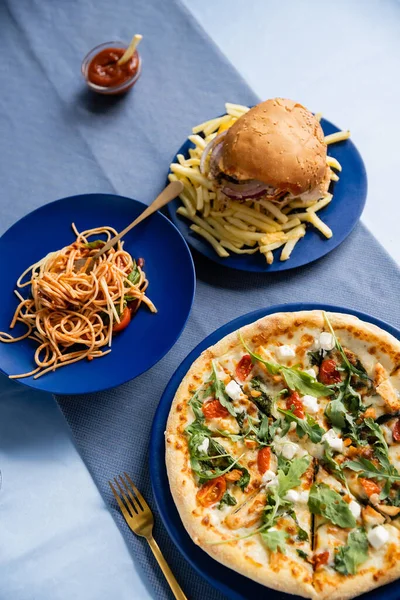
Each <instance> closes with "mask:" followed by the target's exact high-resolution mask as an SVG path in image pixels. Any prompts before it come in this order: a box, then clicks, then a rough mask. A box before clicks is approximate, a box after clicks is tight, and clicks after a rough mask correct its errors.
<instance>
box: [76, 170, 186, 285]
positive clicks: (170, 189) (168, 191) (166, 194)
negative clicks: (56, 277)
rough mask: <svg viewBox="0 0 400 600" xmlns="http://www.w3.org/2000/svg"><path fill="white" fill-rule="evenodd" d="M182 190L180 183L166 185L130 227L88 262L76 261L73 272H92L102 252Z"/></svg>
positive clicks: (83, 259) (105, 245)
mask: <svg viewBox="0 0 400 600" xmlns="http://www.w3.org/2000/svg"><path fill="white" fill-rule="evenodd" d="M182 190H183V184H182V182H181V181H172V182H171V183H169V184H168V185H167V187H166V188H164V189H163V191H162V192H161V194H159V195H158V196H157V198H156V199H155V200H153V202H152V203H151V204H150V206H148V207H147V208H145V210H144V211H143V212H141V213H140V215H139V216H138V217H136V219H135V220H134V221H132V223H131V224H130V225H128V227H125V229H123V230H122V231H121V232H120V233H117V235H114V237H113V238H111V240H108V242H106V243H105V244H104V246H102V247H101V248H100V250H98V251H97V252H96V254H95V255H94V256H92V258H91V259H90V261H88V260H87V259H86V258H78V260H76V261H75V263H74V270H75V272H76V273H78V272H79V271H80V270H81V269H83V267H85V273H90V271H92V270H93V267H94V263H95V262H96V260H97V259H98V258H99V257H100V256H101V255H102V254H104V252H107V250H109V249H110V248H112V247H113V246H115V244H116V243H117V242H118V241H119V240H120V239H121V238H122V237H124V235H126V234H127V233H128V231H130V230H131V229H133V228H134V227H136V225H139V223H141V222H142V221H144V219H147V217H149V216H150V215H152V214H153V213H155V212H156V211H157V210H159V209H160V208H162V207H163V206H165V205H166V204H168V202H171V200H174V198H176V197H177V196H179V194H180V193H181V192H182Z"/></svg>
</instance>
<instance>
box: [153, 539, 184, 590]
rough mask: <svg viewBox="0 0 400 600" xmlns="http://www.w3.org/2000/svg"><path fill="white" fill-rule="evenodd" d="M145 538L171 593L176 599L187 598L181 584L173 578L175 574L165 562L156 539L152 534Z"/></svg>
mask: <svg viewBox="0 0 400 600" xmlns="http://www.w3.org/2000/svg"><path fill="white" fill-rule="evenodd" d="M146 539H147V541H148V543H149V546H150V548H151V550H152V552H153V554H154V556H155V559H156V561H157V562H158V564H159V566H160V569H161V571H162V572H163V573H164V576H165V579H166V580H167V581H168V583H169V587H170V588H171V590H172V593H173V594H174V596H175V598H176V600H187V598H186V596H185V594H184V593H183V591H182V588H181V586H180V585H179V583H178V582H177V580H176V579H175V576H174V575H173V573H172V571H171V569H170V568H169V566H168V565H167V562H166V560H165V558H164V556H163V555H162V552H161V550H160V548H159V545H158V544H157V542H156V540H155V539H154V538H153V536H151V537H149V538H146Z"/></svg>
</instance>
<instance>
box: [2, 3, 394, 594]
mask: <svg viewBox="0 0 400 600" xmlns="http://www.w3.org/2000/svg"><path fill="white" fill-rule="evenodd" d="M0 24H1V35H0V52H1V55H2V57H3V60H1V61H0V81H1V84H0V85H1V93H0V148H1V162H0V174H1V181H2V184H3V188H2V195H1V199H0V203H1V213H0V217H1V222H0V229H1V230H2V231H4V230H5V229H6V228H7V227H8V226H9V225H11V224H12V223H13V222H14V221H15V220H16V219H18V218H20V217H21V216H22V215H24V214H25V213H27V212H28V211H29V210H32V209H33V208H35V207H37V206H40V205H42V204H44V203H46V202H49V201H51V200H54V199H55V198H57V197H63V196H67V195H72V194H75V193H83V192H93V191H101V192H116V193H120V194H122V195H127V196H132V197H136V198H138V199H140V200H143V201H150V200H151V199H152V198H153V197H154V196H155V194H156V193H157V192H158V191H159V190H160V189H161V187H162V186H163V184H164V181H165V176H166V171H167V168H168V163H169V161H170V159H171V157H172V156H173V154H174V152H175V151H176V149H177V148H178V147H179V146H180V144H181V143H182V141H183V140H184V139H185V137H186V135H187V133H188V131H189V130H190V128H191V126H192V125H193V124H195V123H197V122H200V121H202V120H204V119H206V118H208V117H211V116H213V115H215V114H218V113H220V112H221V111H222V109H223V105H224V102H225V101H227V100H230V101H235V102H240V103H254V102H255V101H256V98H255V97H254V95H253V93H252V92H251V90H250V89H249V88H248V87H247V85H246V84H245V83H244V82H243V80H242V79H241V78H240V76H239V75H238V74H237V73H236V72H235V70H234V69H233V68H232V67H231V66H230V65H229V64H228V63H227V62H226V61H225V59H224V58H223V56H222V55H221V54H220V53H219V51H218V50H217V49H216V48H215V47H214V45H213V44H212V43H211V42H210V40H209V39H208V38H207V36H206V35H205V34H204V32H203V31H202V30H200V28H199V27H198V26H197V24H196V23H195V22H194V20H193V19H192V18H191V17H190V15H189V14H188V13H187V12H186V10H185V9H184V8H183V7H182V6H181V5H180V4H179V3H178V2H177V1H173V0H171V1H165V0H146V1H144V0H143V1H142V2H137V1H136V2H128V1H127V0H113V1H112V2H110V1H109V0H86V1H85V2H80V1H78V0H69V1H67V0H57V2H50V1H48V2H43V1H42V0H18V2H15V1H12V0H9V1H8V2H7V1H5V2H4V3H2V4H0ZM221 26H222V25H221ZM135 31H140V32H141V33H142V34H143V36H144V40H143V42H142V46H141V52H142V56H143V61H144V65H143V66H144V68H143V75H142V78H141V80H140V82H139V84H138V86H137V87H136V88H135V89H134V91H133V92H132V93H131V94H130V95H128V96H127V97H121V98H116V99H113V100H110V99H104V98H99V97H93V96H90V95H89V94H88V93H87V92H86V90H85V87H84V85H83V84H82V82H81V80H80V76H79V69H80V62H81V59H82V56H83V55H84V54H85V53H86V51H87V50H88V49H90V48H91V47H92V46H94V45H95V44H97V43H101V42H103V41H106V40H108V39H109V40H112V39H126V40H127V39H129V38H130V37H131V35H132V33H133V32H135ZM5 56H7V60H4V57H5ZM273 93H275V92H273ZM374 200H376V199H374V198H370V199H369V201H371V202H372V201H374ZM3 259H4V257H3ZM196 269H197V276H198V287H197V294H196V299H195V303H194V306H193V311H192V314H191V317H190V319H189V321H188V324H187V327H186V329H185V331H184V333H183V334H182V336H181V338H180V340H179V341H178V342H177V344H176V345H175V346H174V348H173V349H172V350H171V351H170V352H169V354H168V355H167V356H166V357H165V358H164V359H163V360H162V361H161V362H160V363H159V364H158V365H156V366H155V367H154V368H153V369H152V370H151V371H150V372H148V373H146V374H144V375H142V376H141V377H139V378H138V379H136V380H135V381H133V382H131V383H129V384H126V385H124V386H122V387H120V388H118V389H114V390H112V391H109V392H106V393H103V394H99V395H96V396H84V397H73V398H67V397H64V398H59V399H58V401H59V403H60V406H61V408H62V410H63V412H64V415H65V417H66V419H67V420H68V422H69V424H70V426H71V428H72V431H73V433H74V435H75V438H76V441H77V444H78V447H79V449H80V451H81V453H82V456H83V458H84V459H85V461H86V462H87V464H88V466H89V469H90V471H91V473H92V475H93V477H94V479H95V481H96V483H97V484H98V486H99V489H100V490H101V492H102V493H103V494H104V496H105V497H106V498H107V499H109V500H110V501H111V498H110V494H109V491H108V489H107V483H106V482H107V479H108V478H109V477H110V476H111V475H113V474H115V473H118V472H120V471H122V470H127V471H129V472H130V473H131V474H132V475H133V478H134V479H135V481H136V482H137V485H138V487H139V488H140V489H141V490H142V491H143V493H144V494H145V495H146V496H147V497H148V498H149V500H150V503H151V502H152V497H151V490H150V473H149V467H148V463H147V452H148V443H149V431H150V427H151V422H152V418H153V415H154V411H155V409H156V406H157V403H158V400H159V398H160V396H161V394H162V391H163V389H164V387H165V385H166V383H167V382H168V380H169V378H170V376H171V374H172V373H173V372H174V370H175V369H176V367H177V366H178V364H179V363H180V361H181V360H182V359H183V358H184V357H185V356H186V354H187V353H188V352H189V351H190V350H191V349H192V348H193V347H194V346H195V345H196V344H197V343H198V342H199V341H200V340H201V339H202V338H203V337H204V336H205V335H207V334H208V333H210V332H211V331H212V330H214V329H215V328H216V327H218V326H220V325H221V324H223V323H225V322H226V321H228V320H230V319H232V318H234V317H237V316H238V315H241V314H243V313H245V312H248V311H250V310H254V309H256V308H259V307H262V306H265V305H270V304H275V303H282V302H294V301H316V302H329V303H336V304H341V305H344V306H348V307H353V308H357V309H360V310H364V311H366V312H369V313H372V314H374V315H376V316H378V317H380V318H383V319H386V320H388V321H390V322H391V323H392V324H393V325H395V326H398V327H399V326H400V314H399V311H398V298H399V295H400V280H399V272H398V269H397V267H396V266H395V265H394V263H393V262H392V261H391V259H390V258H389V257H388V256H387V255H386V254H385V252H384V251H383V250H382V248H381V247H380V246H379V245H378V243H377V242H376V241H375V240H374V238H373V237H372V236H371V234H370V233H369V232H368V231H367V230H366V229H365V227H363V226H362V225H358V226H357V228H356V229H355V231H354V233H353V234H352V235H351V236H350V237H349V238H348V239H347V240H346V241H345V242H344V243H343V244H342V245H341V246H340V247H339V248H338V249H337V250H335V251H334V252H332V253H331V254H330V255H329V256H327V257H326V258H324V259H322V260H320V261H318V262H317V263H315V264H313V265H311V266H308V267H304V268H302V269H299V270H297V271H296V272H289V273H285V274H282V275H274V276H265V275H254V274H253V275H248V274H245V273H237V272H233V271H229V270H224V269H222V268H219V267H217V266H216V265H214V264H211V263H210V262H208V261H206V260H205V259H203V258H201V257H196ZM115 518H116V520H117V523H118V525H119V526H120V527H121V530H122V531H123V533H124V534H126V535H127V541H128V544H129V546H130V548H131V550H132V556H133V557H134V560H135V561H138V562H139V563H140V565H141V566H142V568H143V571H144V577H148V578H149V580H150V582H151V584H152V585H153V587H154V597H155V598H167V597H170V592H169V591H168V589H167V585H166V583H165V581H164V579H163V577H162V575H161V574H160V571H159V570H158V568H157V566H156V565H155V562H154V560H153V558H152V556H151V555H150V552H149V551H148V549H147V547H145V546H144V545H143V543H142V541H141V540H139V539H137V538H135V537H134V536H132V535H131V534H129V533H128V532H127V530H126V528H125V525H124V524H123V522H122V519H121V517H120V516H119V514H118V513H117V512H116V511H115ZM156 535H157V537H158V540H159V542H160V545H161V547H162V549H163V551H164V552H165V555H166V557H167V559H168V561H169V563H170V565H171V567H172V569H173V570H174V571H175V572H176V574H177V576H178V578H179V580H180V581H181V583H182V585H183V587H184V588H185V590H186V592H187V595H188V597H189V598H190V599H191V600H192V599H198V600H204V598H207V600H208V599H209V600H216V599H217V598H220V597H221V596H220V595H219V594H218V593H217V592H215V591H214V590H212V589H211V588H210V587H209V586H208V584H206V583H205V582H204V581H203V580H202V579H201V578H200V577H199V576H197V575H196V574H195V573H194V571H193V570H192V569H191V567H190V566H189V565H187V564H186V563H185V561H184V560H183V559H182V558H181V557H180V555H179V553H178V551H177V550H176V549H175V548H174V547H173V546H172V544H171V543H170V542H169V540H168V537H167V535H166V532H165V530H164V528H163V526H162V524H161V523H160V521H159V520H157V525H156ZM132 597H133V598H134V597H135V595H134V593H133V595H132Z"/></svg>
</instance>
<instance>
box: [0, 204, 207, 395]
mask: <svg viewBox="0 0 400 600" xmlns="http://www.w3.org/2000/svg"><path fill="white" fill-rule="evenodd" d="M144 208H145V205H144V204H142V203H141V202H138V201H137V200H132V199H131V198H124V197H121V196H115V195H112V194H85V195H80V196H72V197H70V198H63V199H62V200H56V201H55V202H51V203H50V204H46V205H44V206H42V207H40V208H38V209H37V210H35V211H33V212H32V213H30V214H28V215H27V216H25V217H23V218H22V219H21V220H20V221H18V222H17V223H15V225H13V226H12V227H11V228H10V229H8V231H6V233H5V234H4V235H3V236H2V237H1V238H0V255H1V256H3V257H4V260H3V261H2V266H1V269H0V289H1V295H2V297H1V304H0V331H6V332H9V328H8V326H9V324H10V321H11V318H12V316H13V314H14V311H15V308H16V306H17V304H18V301H17V298H16V297H15V295H14V293H13V290H14V288H15V283H16V281H17V279H18V277H19V276H20V275H21V273H22V272H23V271H24V270H25V269H26V268H28V267H29V265H31V264H33V263H34V262H36V261H38V260H39V259H41V258H42V257H44V256H45V255H46V254H47V253H48V252H50V251H52V250H58V249H60V248H62V247H63V246H66V245H68V244H70V243H72V242H73V241H74V239H75V238H74V235H73V232H72V229H71V223H72V222H74V223H75V225H76V227H77V228H78V230H80V231H83V230H85V229H91V228H94V227H99V226H103V225H107V226H111V227H114V228H115V229H116V230H117V231H121V230H122V229H123V228H124V227H126V226H127V225H128V224H129V223H130V222H131V221H133V220H134V219H135V217H137V216H138V215H139V214H140V213H141V212H142V211H143V210H144ZM124 240H125V246H124V247H125V249H126V250H127V251H128V252H129V253H130V254H131V255H132V256H133V257H134V258H139V257H142V258H144V260H145V272H146V275H147V278H148V280H149V287H148V290H147V293H148V295H149V297H150V298H151V300H152V301H153V302H154V304H155V306H156V307H157V310H158V312H157V313H155V314H154V313H151V312H150V311H149V310H148V309H147V307H145V306H141V307H140V309H139V311H138V312H137V314H136V315H135V317H134V319H133V320H132V323H131V324H130V326H129V327H128V328H127V329H126V330H125V331H122V332H121V333H120V334H118V335H116V336H115V337H114V339H113V345H112V351H111V352H110V354H108V355H106V356H104V357H101V358H99V359H95V360H93V361H91V362H88V361H86V360H84V361H81V362H78V363H75V364H72V365H67V366H65V367H63V368H60V369H57V370H56V371H55V372H53V373H48V374H46V375H43V377H40V378H39V379H33V377H29V378H25V379H20V380H19V381H21V383H23V384H25V385H28V386H30V387H34V388H37V389H41V390H45V391H47V392H51V393H54V394H84V393H91V392H98V391H101V390H105V389H108V388H112V387H115V386H117V385H121V384H122V383H125V382H126V381H129V380H130V379H133V378H134V377H137V376H138V375H140V374H141V373H143V372H144V371H146V370H147V369H149V368H150V367H152V366H153V365H154V364H155V363H156V362H158V361H159V360H160V359H161V358H162V357H163V356H164V355H165V354H166V353H167V352H168V350H170V348H172V346H173V345H174V343H175V342H176V340H177V339H178V337H179V335H180V333H181V332H182V330H183V328H184V326H185V323H186V321H187V318H188V316H189V313H190V310H191V307H192V303H193V297H194V292H195V285H196V284H195V281H196V279H195V272H194V266H193V260H192V257H191V254H190V251H189V248H188V247H187V244H186V242H185V240H184V239H183V237H182V236H181V234H180V233H179V231H178V230H177V229H176V227H175V226H174V225H173V224H172V223H171V222H170V221H169V220H168V219H167V218H166V217H165V216H164V215H162V214H161V213H156V214H154V215H152V216H151V217H149V218H148V219H146V220H145V221H144V222H143V223H140V224H139V225H138V226H137V227H135V229H134V230H133V231H131V232H129V233H128V234H127V235H126V236H125V238H124ZM171 290H173V293H171ZM16 329H18V328H16ZM19 331H20V333H22V331H23V329H22V325H21V329H20V330H19ZM36 347H37V345H36V344H35V343H34V342H33V341H31V340H28V339H27V340H23V341H21V342H17V343H14V344H5V343H1V342H0V370H1V371H2V372H3V373H5V374H6V375H10V374H17V373H25V372H29V371H31V370H32V369H33V368H34V361H33V354H34V350H35V349H36Z"/></svg>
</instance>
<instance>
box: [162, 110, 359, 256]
mask: <svg viewBox="0 0 400 600" xmlns="http://www.w3.org/2000/svg"><path fill="white" fill-rule="evenodd" d="M225 109H226V114H224V115H223V116H221V117H217V118H215V119H210V120H209V121H205V122H204V123H201V124H200V125H197V126H196V127H193V129H192V134H191V135H190V136H189V140H190V141H191V142H192V144H193V147H192V148H190V149H189V152H188V154H189V156H183V155H182V154H178V155H177V161H176V162H175V163H172V164H171V166H170V174H169V176H168V177H169V180H170V181H176V180H179V181H182V183H183V186H184V189H183V192H182V193H181V194H180V199H181V201H182V206H180V207H179V208H178V210H177V214H179V215H181V216H182V217H184V218H186V219H188V220H189V221H191V225H190V229H191V230H192V231H193V233H194V234H195V235H198V236H200V237H202V238H203V239H205V240H206V241H207V242H208V243H209V244H210V245H211V246H212V247H213V248H214V250H215V252H216V253H217V254H218V256H220V257H221V258H226V257H228V256H230V254H231V253H235V254H254V253H257V252H260V253H261V254H263V255H264V257H265V260H266V262H267V264H272V263H273V261H274V252H276V251H279V253H280V255H279V260H280V261H286V260H289V258H290V256H291V254H292V252H293V250H294V248H295V246H296V244H297V243H298V242H299V241H300V240H301V239H302V238H303V237H304V236H305V235H306V227H307V226H308V227H310V226H313V227H315V228H316V229H318V230H319V231H320V232H321V233H322V234H323V235H324V236H325V237H326V238H330V237H332V235H333V232H332V230H331V229H330V228H329V227H328V226H327V225H326V223H324V222H323V221H322V220H321V218H320V217H319V216H318V215H317V212H319V211H320V210H322V209H323V208H325V207H326V206H327V205H328V204H329V203H330V202H331V201H332V194H329V193H327V194H326V195H325V196H324V197H323V198H319V199H318V200H302V199H301V198H294V199H293V200H291V201H286V202H285V203H284V204H283V208H282V206H281V207H280V206H279V205H278V204H276V203H273V202H271V201H270V200H267V199H264V198H261V199H257V200H254V201H252V200H246V201H243V202H239V201H236V200H230V199H228V198H226V197H225V196H224V195H223V194H221V193H220V192H219V191H217V190H215V189H214V184H213V182H212V181H211V180H210V179H209V178H208V177H207V169H208V162H206V169H205V171H206V172H205V173H203V172H201V171H200V162H201V157H202V154H203V151H204V149H205V148H206V146H207V144H209V143H210V142H211V141H212V140H213V139H214V138H215V137H216V136H217V135H219V134H220V133H222V132H223V131H226V130H227V129H228V128H229V127H231V126H232V125H233V124H234V123H235V122H236V121H237V119H239V118H240V117H241V116H243V115H244V114H245V113H246V112H247V111H248V110H249V108H248V107H247V106H243V105H240V104H232V103H229V102H227V103H226V105H225ZM321 116H322V115H321V113H317V114H316V115H315V117H316V119H317V120H318V121H319V120H320V119H321ZM349 137H350V132H349V131H339V132H337V133H333V134H330V135H327V136H325V142H326V144H334V143H336V142H341V141H344V140H347V139H348V138H349ZM326 164H327V166H328V167H329V168H330V179H331V180H332V181H338V180H339V176H338V175H337V173H336V172H338V173H340V172H341V171H342V167H341V165H340V163H339V162H338V161H337V160H336V159H335V158H333V157H332V156H327V159H326ZM333 169H334V170H333ZM335 171H336V172H335Z"/></svg>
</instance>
